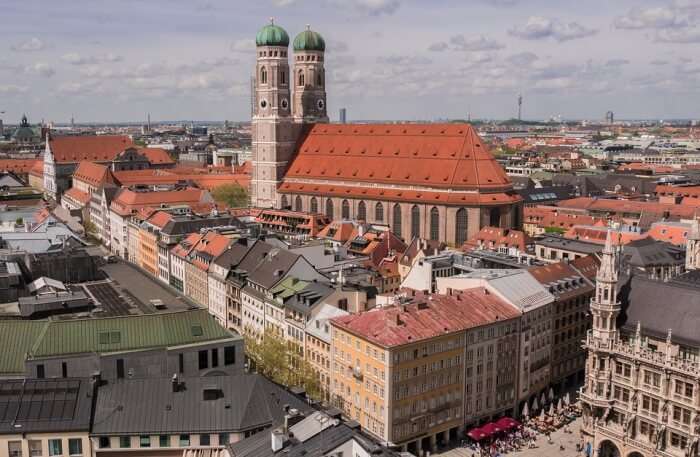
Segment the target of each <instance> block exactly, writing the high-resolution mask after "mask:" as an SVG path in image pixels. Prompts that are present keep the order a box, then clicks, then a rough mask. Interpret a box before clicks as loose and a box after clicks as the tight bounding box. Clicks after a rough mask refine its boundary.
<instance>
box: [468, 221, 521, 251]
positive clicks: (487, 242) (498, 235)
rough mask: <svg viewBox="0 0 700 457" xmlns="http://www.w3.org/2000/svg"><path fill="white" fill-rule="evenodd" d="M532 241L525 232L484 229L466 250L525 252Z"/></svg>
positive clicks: (497, 228) (469, 241)
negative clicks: (505, 249) (509, 249)
mask: <svg viewBox="0 0 700 457" xmlns="http://www.w3.org/2000/svg"><path fill="white" fill-rule="evenodd" d="M529 242H530V239H529V237H528V236H527V234H525V233H524V232H521V231H520V230H514V229H505V228H500V227H483V228H482V229H481V230H479V233H477V234H476V235H474V237H473V238H472V239H470V240H468V241H467V242H466V243H465V246H464V247H465V248H472V249H473V248H479V247H483V248H485V249H490V250H498V249H499V248H501V247H504V248H517V249H518V250H519V251H521V252H525V250H526V248H527V245H528V244H529Z"/></svg>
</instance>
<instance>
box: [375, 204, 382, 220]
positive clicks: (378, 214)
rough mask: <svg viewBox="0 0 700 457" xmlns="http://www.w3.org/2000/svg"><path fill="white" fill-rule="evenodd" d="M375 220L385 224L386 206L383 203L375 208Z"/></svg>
mask: <svg viewBox="0 0 700 457" xmlns="http://www.w3.org/2000/svg"><path fill="white" fill-rule="evenodd" d="M374 219H375V220H376V221H377V222H384V205H382V204H381V202H379V203H377V204H376V205H375V206H374Z"/></svg>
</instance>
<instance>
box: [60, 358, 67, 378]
mask: <svg viewBox="0 0 700 457" xmlns="http://www.w3.org/2000/svg"><path fill="white" fill-rule="evenodd" d="M61 376H62V377H64V378H67V377H68V364H67V363H66V362H61Z"/></svg>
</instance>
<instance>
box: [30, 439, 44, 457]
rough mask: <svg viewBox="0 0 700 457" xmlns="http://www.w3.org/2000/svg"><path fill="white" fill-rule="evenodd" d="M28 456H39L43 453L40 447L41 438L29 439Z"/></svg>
mask: <svg viewBox="0 0 700 457" xmlns="http://www.w3.org/2000/svg"><path fill="white" fill-rule="evenodd" d="M28 445H29V456H30V457H41V456H42V455H44V452H43V450H42V449H41V440H29V442H28Z"/></svg>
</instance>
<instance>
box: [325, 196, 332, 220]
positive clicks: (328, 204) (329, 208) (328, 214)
mask: <svg viewBox="0 0 700 457" xmlns="http://www.w3.org/2000/svg"><path fill="white" fill-rule="evenodd" d="M326 217H327V218H328V219H331V220H333V200H331V199H330V198H329V199H328V200H326Z"/></svg>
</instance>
